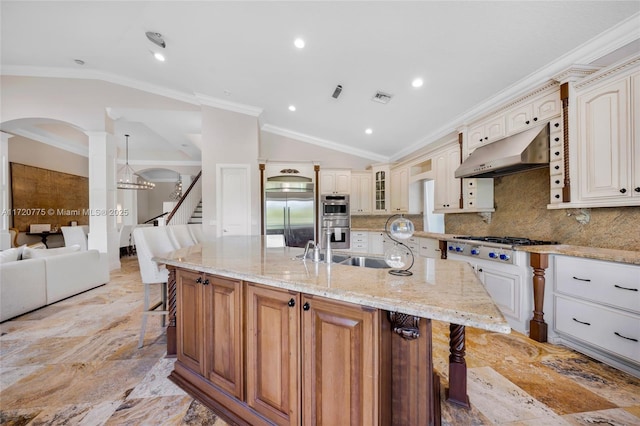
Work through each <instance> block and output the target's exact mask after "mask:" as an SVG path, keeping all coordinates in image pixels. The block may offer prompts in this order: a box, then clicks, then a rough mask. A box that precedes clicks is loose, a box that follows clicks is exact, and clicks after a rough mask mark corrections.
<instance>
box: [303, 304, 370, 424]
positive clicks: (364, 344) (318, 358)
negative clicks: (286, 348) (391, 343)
mask: <svg viewBox="0 0 640 426" xmlns="http://www.w3.org/2000/svg"><path fill="white" fill-rule="evenodd" d="M302 309H303V313H302V328H303V329H302V335H303V345H302V353H303V356H302V358H303V360H304V365H303V386H302V401H303V408H302V411H303V421H302V424H305V425H338V424H352V425H375V424H378V421H379V418H378V411H379V407H378V396H379V395H378V374H379V370H380V369H379V365H378V362H379V358H378V350H379V328H378V323H379V311H378V310H376V309H366V308H362V307H360V306H355V305H351V304H346V303H339V302H335V301H331V300H327V299H323V298H320V297H310V296H303V298H302Z"/></svg>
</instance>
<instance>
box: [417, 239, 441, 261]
mask: <svg viewBox="0 0 640 426" xmlns="http://www.w3.org/2000/svg"><path fill="white" fill-rule="evenodd" d="M418 251H419V253H420V256H422V257H428V258H431V259H440V257H441V252H440V241H438V240H436V239H433V238H420V248H419V249H418Z"/></svg>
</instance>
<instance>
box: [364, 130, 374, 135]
mask: <svg viewBox="0 0 640 426" xmlns="http://www.w3.org/2000/svg"><path fill="white" fill-rule="evenodd" d="M364 132H365V133H366V134H368V135H370V134H372V133H373V130H372V129H365V131H364Z"/></svg>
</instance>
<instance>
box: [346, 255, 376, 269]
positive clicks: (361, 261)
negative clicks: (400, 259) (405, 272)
mask: <svg viewBox="0 0 640 426" xmlns="http://www.w3.org/2000/svg"><path fill="white" fill-rule="evenodd" d="M338 263H340V264H341V265H351V266H360V267H361V268H388V267H389V265H387V262H385V261H384V259H383V258H381V257H367V256H351V257H348V258H346V259H345V260H343V261H342V262H338Z"/></svg>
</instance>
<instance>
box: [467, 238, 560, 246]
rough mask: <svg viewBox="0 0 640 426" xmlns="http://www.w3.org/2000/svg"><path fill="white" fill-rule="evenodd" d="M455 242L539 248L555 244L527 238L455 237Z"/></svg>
mask: <svg viewBox="0 0 640 426" xmlns="http://www.w3.org/2000/svg"><path fill="white" fill-rule="evenodd" d="M455 239H456V240H471V241H482V242H487V243H496V244H508V245H513V246H540V245H550V244H557V243H555V242H552V241H540V240H530V239H529V238H520V237H474V236H464V237H456V238H455Z"/></svg>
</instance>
